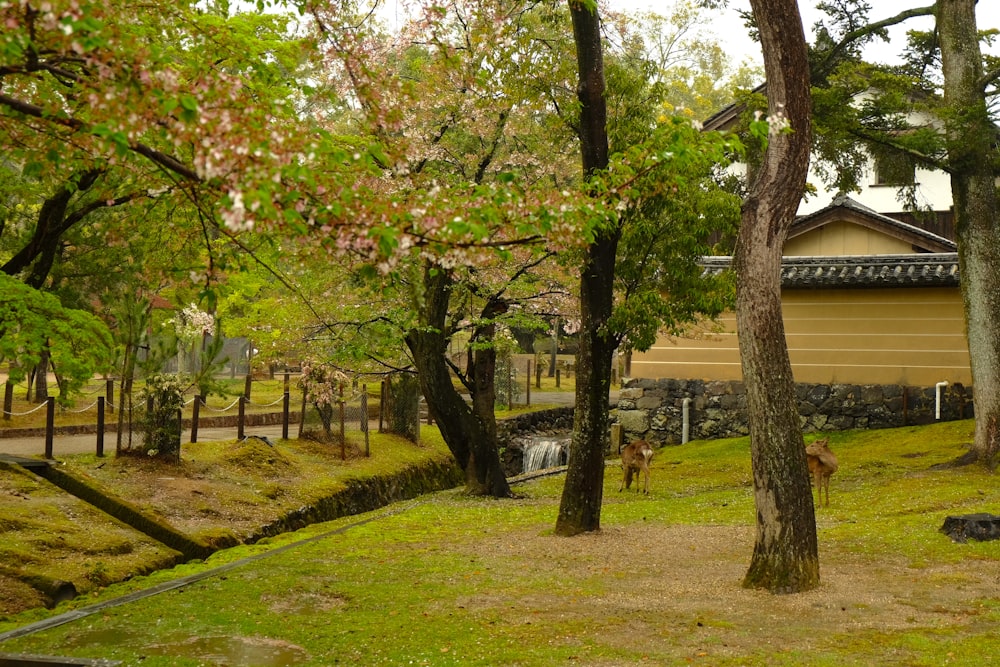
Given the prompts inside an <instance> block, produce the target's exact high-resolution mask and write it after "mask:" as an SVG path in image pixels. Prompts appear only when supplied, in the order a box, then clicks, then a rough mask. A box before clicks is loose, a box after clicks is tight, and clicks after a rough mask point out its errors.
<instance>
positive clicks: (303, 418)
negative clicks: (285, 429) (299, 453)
mask: <svg viewBox="0 0 1000 667" xmlns="http://www.w3.org/2000/svg"><path fill="white" fill-rule="evenodd" d="M305 423H306V390H305V388H303V389H302V414H301V415H300V416H299V437H300V438H301V437H302V429H303V428H304V427H305Z"/></svg>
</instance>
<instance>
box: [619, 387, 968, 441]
mask: <svg viewBox="0 0 1000 667" xmlns="http://www.w3.org/2000/svg"><path fill="white" fill-rule="evenodd" d="M796 395H797V398H798V410H799V416H800V418H801V420H802V428H803V430H804V431H843V430H848V429H874V428H891V427H897V426H909V425H917V424H930V423H932V422H934V421H936V418H935V410H936V397H935V396H936V388H935V387H907V386H901V385H856V384H833V385H826V384H801V383H800V384H797V385H796ZM684 399H690V400H689V402H688V419H689V435H688V439H690V440H710V439H715V438H731V437H737V436H741V435H747V434H748V433H749V426H748V423H747V410H746V390H745V389H744V386H743V383H742V382H732V381H705V380H646V379H637V380H631V381H630V382H629V383H628V384H626V386H625V387H624V388H623V389H622V390H621V392H620V394H619V400H618V408H617V409H616V410H614V411H612V420H613V421H614V422H617V423H619V424H621V425H622V430H623V431H624V432H625V439H626V441H628V440H633V439H636V438H644V439H646V440H648V441H650V442H652V443H655V444H657V445H664V444H678V443H680V442H681V441H682V433H683V420H682V417H683V409H684ZM972 416H973V414H972V388H971V387H965V386H963V385H961V384H953V385H948V386H946V387H942V389H941V421H952V420H956V419H968V418H971V417H972Z"/></svg>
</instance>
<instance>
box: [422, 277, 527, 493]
mask: <svg viewBox="0 0 1000 667" xmlns="http://www.w3.org/2000/svg"><path fill="white" fill-rule="evenodd" d="M451 287H452V278H451V276H450V274H449V273H448V272H447V271H445V270H443V269H440V268H436V267H431V266H427V267H425V270H424V281H423V288H424V290H425V291H424V294H423V304H422V305H421V307H420V309H419V312H420V322H419V326H418V327H417V328H415V329H412V330H410V332H409V333H407V335H406V344H407V346H408V347H409V348H410V352H411V353H412V354H413V363H414V364H415V365H416V367H417V373H418V376H419V378H420V388H421V390H422V391H423V393H424V398H426V399H427V409H428V411H429V412H430V415H431V416H432V417H433V418H434V420H435V421H436V422H437V424H438V428H440V429H441V436H442V437H443V438H444V441H445V443H446V444H447V445H448V449H449V450H451V453H452V455H453V456H454V457H455V460H456V461H457V462H458V464H459V466H461V468H462V469H463V470H464V471H465V485H466V489H467V490H468V492H469V493H471V494H474V495H490V496H494V497H497V498H506V497H509V496H510V495H511V491H510V485H509V484H508V483H507V477H506V476H505V475H504V471H503V466H502V464H501V462H500V451H499V448H498V446H497V438H496V417H495V416H494V413H493V405H492V403H490V405H489V410H488V414H486V410H485V408H484V404H483V400H484V399H483V398H482V397H480V398H479V399H477V398H476V396H475V394H476V393H478V392H475V391H474V396H473V399H474V400H476V401H477V403H476V408H477V410H476V411H474V410H473V409H472V408H470V407H469V405H468V403H466V402H465V400H464V399H463V398H462V396H461V394H459V393H458V391H456V390H455V386H454V385H453V384H452V375H451V372H450V369H449V367H448V364H447V361H446V359H445V355H446V354H447V352H448V338H447V336H446V334H445V321H446V319H447V315H448V303H449V300H450V296H451ZM494 365H495V364H494Z"/></svg>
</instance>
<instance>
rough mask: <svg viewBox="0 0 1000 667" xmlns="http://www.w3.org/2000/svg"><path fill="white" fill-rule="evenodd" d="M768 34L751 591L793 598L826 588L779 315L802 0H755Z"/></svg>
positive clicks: (749, 337)
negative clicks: (781, 123)
mask: <svg viewBox="0 0 1000 667" xmlns="http://www.w3.org/2000/svg"><path fill="white" fill-rule="evenodd" d="M751 6H752V7H753V12H754V17H755V18H756V21H757V25H758V26H759V28H760V39H761V47H762V50H763V53H764V68H765V72H766V74H767V96H768V105H769V110H770V114H771V115H772V116H774V115H775V114H778V113H783V114H784V115H785V116H786V117H787V119H788V121H789V122H790V125H791V129H792V132H791V133H784V134H772V135H771V136H770V140H769V143H768V148H767V151H766V152H765V154H764V159H763V163H762V164H761V166H760V168H759V170H758V172H757V174H756V176H755V178H754V180H753V182H752V184H751V186H750V192H749V194H748V195H747V197H746V199H745V200H744V202H743V211H742V220H741V227H740V232H739V236H738V238H737V243H736V252H735V255H734V258H733V264H734V268H735V269H736V274H737V282H736V315H737V329H738V333H739V343H740V357H741V360H742V366H743V379H744V382H745V384H746V391H747V405H748V412H749V422H750V442H751V446H750V448H751V457H752V466H753V482H754V501H755V504H756V507H757V534H756V541H755V544H754V552H753V557H752V560H751V563H750V569H749V570H748V572H747V574H746V577H745V579H744V581H743V584H744V586H747V587H750V588H766V589H768V590H770V591H772V592H780V593H792V592H798V591H804V590H808V589H811V588H814V587H815V586H817V585H818V584H819V556H818V548H817V540H816V519H815V514H814V509H813V502H812V493H811V490H810V487H809V473H808V465H807V463H806V455H805V447H804V443H803V440H802V431H801V427H800V425H799V415H798V411H797V409H796V405H797V403H796V398H795V385H794V379H793V377H792V367H791V363H790V361H789V359H788V347H787V344H786V342H785V330H784V322H783V320H782V316H781V281H780V271H781V252H782V247H783V246H784V242H785V238H786V237H787V234H788V228H789V226H790V225H791V223H792V221H793V220H794V218H795V213H796V210H797V208H798V204H799V200H800V199H801V196H802V191H803V187H804V185H805V179H806V172H807V170H808V165H809V135H810V98H809V63H808V61H807V59H806V43H805V37H804V35H803V32H802V22H801V19H800V17H799V11H798V6H797V5H796V3H795V1H794V0H751Z"/></svg>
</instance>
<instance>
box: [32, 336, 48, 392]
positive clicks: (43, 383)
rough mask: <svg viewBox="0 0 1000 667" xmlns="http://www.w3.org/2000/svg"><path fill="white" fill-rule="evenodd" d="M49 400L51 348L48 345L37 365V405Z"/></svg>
mask: <svg viewBox="0 0 1000 667" xmlns="http://www.w3.org/2000/svg"><path fill="white" fill-rule="evenodd" d="M47 400H49V348H48V345H46V346H45V349H43V350H42V353H41V354H40V355H39V358H38V363H37V364H36V365H35V401H34V402H35V403H44V402H45V401H47Z"/></svg>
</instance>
